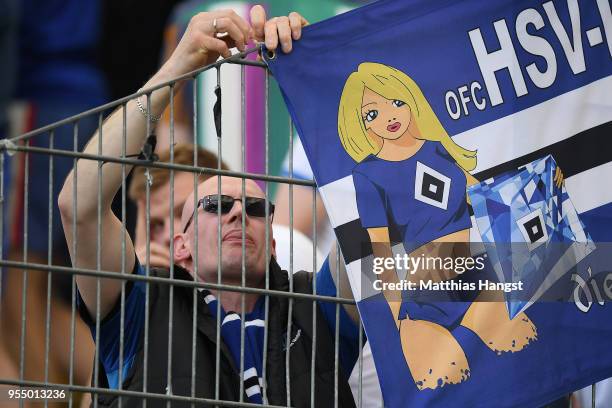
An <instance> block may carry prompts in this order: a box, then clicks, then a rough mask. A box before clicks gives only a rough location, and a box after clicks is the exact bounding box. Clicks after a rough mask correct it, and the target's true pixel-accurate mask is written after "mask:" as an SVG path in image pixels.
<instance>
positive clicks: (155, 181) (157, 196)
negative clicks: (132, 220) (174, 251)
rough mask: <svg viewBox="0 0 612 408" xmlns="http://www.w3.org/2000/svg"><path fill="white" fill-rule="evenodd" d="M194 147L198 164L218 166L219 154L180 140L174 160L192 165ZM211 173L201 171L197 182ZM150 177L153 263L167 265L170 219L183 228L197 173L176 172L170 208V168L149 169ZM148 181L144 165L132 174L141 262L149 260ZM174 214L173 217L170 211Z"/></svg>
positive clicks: (164, 157)
mask: <svg viewBox="0 0 612 408" xmlns="http://www.w3.org/2000/svg"><path fill="white" fill-rule="evenodd" d="M194 150H195V153H196V155H197V162H196V166H198V167H208V168H213V169H216V168H217V165H218V159H217V156H216V155H215V154H214V153H212V152H209V151H208V150H205V149H202V148H200V147H195V146H194V145H192V144H187V143H179V144H177V145H176V146H174V152H173V153H174V158H173V160H174V164H183V165H188V166H191V165H193V164H194V161H193V156H194ZM158 160H159V161H160V162H167V163H169V162H170V150H163V151H161V152H160V153H159V158H158ZM221 169H223V170H227V169H228V167H227V166H226V164H225V163H223V162H221ZM209 177H211V176H210V174H198V175H197V180H198V181H197V183H198V184H199V183H200V182H202V181H205V180H207V179H208V178H209ZM149 178H150V180H151V184H150V190H149V194H150V195H149V251H150V252H149V259H148V263H149V265H151V266H156V267H162V268H168V267H169V266H170V260H171V259H170V245H171V243H172V235H170V231H171V226H170V221H171V218H173V220H172V221H173V223H174V231H175V232H178V231H179V230H180V223H181V213H182V211H183V205H184V204H185V200H186V199H187V196H189V194H190V193H191V192H192V191H193V186H194V184H193V183H194V175H193V173H190V172H185V171H175V172H174V184H173V186H174V189H173V193H174V200H173V201H174V208H170V199H169V197H170V193H171V188H170V184H171V183H170V182H171V178H170V171H169V170H167V169H160V168H151V169H149ZM147 183H149V180H148V179H147V177H146V175H145V168H144V167H138V168H136V169H134V172H133V174H132V182H131V184H130V189H129V193H128V195H129V197H130V199H131V200H132V201H133V202H134V203H136V207H137V214H136V231H135V234H134V235H135V237H134V247H135V248H136V256H137V257H138V260H139V261H140V263H141V264H142V265H144V264H146V263H147V240H146V236H147V231H146V229H147V225H146V213H147V200H146V184H147ZM171 212H172V214H174V216H173V217H171V216H170V213H171Z"/></svg>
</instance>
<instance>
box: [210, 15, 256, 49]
mask: <svg viewBox="0 0 612 408" xmlns="http://www.w3.org/2000/svg"><path fill="white" fill-rule="evenodd" d="M215 21H216V23H217V25H216V34H217V33H227V34H228V35H229V36H230V37H231V38H232V39H233V40H234V43H235V44H236V48H238V49H239V50H240V51H244V50H245V47H246V43H247V41H248V39H247V38H248V37H247V35H248V34H247V35H245V33H244V31H242V29H241V27H239V26H238V24H237V23H236V21H234V19H232V18H230V17H217V18H215V19H213V23H211V24H214V22H215ZM214 29H215V28H214V27H213V30H214ZM216 34H215V38H216Z"/></svg>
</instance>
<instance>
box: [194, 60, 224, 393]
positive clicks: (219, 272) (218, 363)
mask: <svg viewBox="0 0 612 408" xmlns="http://www.w3.org/2000/svg"><path fill="white" fill-rule="evenodd" d="M217 89H218V90H219V94H221V67H220V66H217ZM219 102H220V101H219ZM222 133H223V127H222V126H221V132H219V133H218V134H217V157H218V158H219V163H218V165H217V167H219V166H220V165H221V164H220V162H221V158H222V155H223V152H222V148H221V135H222ZM217 202H221V176H217ZM196 215H197V211H196ZM196 218H197V217H196ZM196 231H197V230H196ZM196 235H197V234H196ZM222 256H223V251H222V248H221V206H220V205H218V206H217V283H218V284H219V285H220V284H221V283H222V278H221V276H222V273H223V272H222V270H221V257H222ZM222 296H223V291H221V290H219V291H218V292H217V335H216V337H217V338H216V342H217V346H216V349H215V353H216V355H215V399H217V400H218V399H219V386H220V384H219V371H220V370H221V341H222V339H221V298H222Z"/></svg>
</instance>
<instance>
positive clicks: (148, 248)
mask: <svg viewBox="0 0 612 408" xmlns="http://www.w3.org/2000/svg"><path fill="white" fill-rule="evenodd" d="M151 97H152V94H151V93H148V94H147V113H148V115H145V120H146V121H147V123H146V132H147V134H146V136H147V137H148V136H149V135H150V134H151V119H150V116H149V115H150V114H151ZM144 174H145V208H146V209H145V231H146V233H145V243H146V244H145V247H146V248H145V252H146V255H145V259H146V261H145V264H146V265H145V275H146V276H147V278H148V277H149V276H151V245H150V243H151V172H150V171H149V167H145V170H144ZM150 302H151V285H150V283H149V281H148V280H147V282H146V284H145V327H144V356H145V357H144V364H143V370H142V371H143V383H142V392H143V393H145V394H146V393H147V385H148V374H149V364H148V360H149V358H148V357H149V327H150V326H149V325H150V324H151V322H150V318H151V316H150V315H149V305H150ZM147 403H148V400H147V399H146V398H143V400H142V406H143V408H146V407H147Z"/></svg>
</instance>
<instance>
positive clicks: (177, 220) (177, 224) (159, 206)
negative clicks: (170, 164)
mask: <svg viewBox="0 0 612 408" xmlns="http://www.w3.org/2000/svg"><path fill="white" fill-rule="evenodd" d="M192 191H193V174H191V173H184V172H181V173H178V172H175V173H174V208H172V213H174V233H175V234H176V233H179V232H181V231H182V229H181V214H182V211H183V206H184V205H185V200H186V199H187V197H188V196H189V194H191V192H192ZM169 197H170V181H168V182H167V183H165V184H164V185H163V186H160V187H159V188H156V189H155V190H152V191H151V200H150V210H151V211H150V222H149V225H150V233H151V242H156V243H158V244H160V245H163V246H164V247H165V248H170V246H169V245H170V242H172V236H171V234H170V210H171V209H170V198H169ZM143 213H144V209H143Z"/></svg>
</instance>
